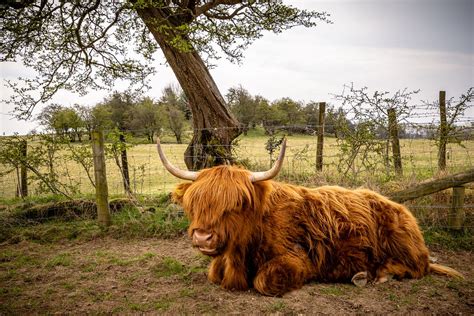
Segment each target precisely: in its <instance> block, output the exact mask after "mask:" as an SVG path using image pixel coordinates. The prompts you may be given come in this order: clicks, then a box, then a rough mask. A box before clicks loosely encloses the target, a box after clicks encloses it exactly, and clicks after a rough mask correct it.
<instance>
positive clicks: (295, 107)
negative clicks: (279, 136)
mask: <svg viewBox="0 0 474 316" xmlns="http://www.w3.org/2000/svg"><path fill="white" fill-rule="evenodd" d="M272 107H274V108H276V110H277V111H279V113H281V116H280V122H279V124H280V125H284V126H285V127H284V129H285V130H287V131H288V132H289V134H290V135H291V134H293V133H296V132H300V131H302V130H304V128H305V118H304V113H303V112H302V104H301V103H300V102H296V101H294V100H292V99H291V98H282V99H280V100H276V101H274V102H273V103H272ZM282 128H283V126H282Z"/></svg>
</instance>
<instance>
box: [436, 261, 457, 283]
mask: <svg viewBox="0 0 474 316" xmlns="http://www.w3.org/2000/svg"><path fill="white" fill-rule="evenodd" d="M430 272H431V273H434V274H439V275H444V276H448V277H454V278H457V279H464V276H463V275H462V274H461V273H459V272H458V271H456V270H454V269H453V268H450V267H447V266H443V265H441V264H436V263H430Z"/></svg>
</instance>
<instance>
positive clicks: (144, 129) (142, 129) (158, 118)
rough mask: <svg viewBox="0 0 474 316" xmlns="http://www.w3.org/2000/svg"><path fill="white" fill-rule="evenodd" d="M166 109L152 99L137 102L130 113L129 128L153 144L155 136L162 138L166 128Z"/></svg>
mask: <svg viewBox="0 0 474 316" xmlns="http://www.w3.org/2000/svg"><path fill="white" fill-rule="evenodd" d="M164 115H165V113H164V109H163V107H162V106H161V105H160V104H159V103H157V102H154V101H153V100H152V99H151V98H149V97H145V98H143V99H142V100H140V101H139V102H137V103H136V104H135V105H134V106H133V109H132V110H131V111H130V114H129V118H128V120H129V121H128V125H129V126H128V127H129V128H130V129H131V131H132V133H133V134H138V135H143V134H144V135H145V136H146V137H147V140H148V141H149V142H150V143H153V142H154V140H153V136H154V135H157V136H160V133H161V129H162V128H163V126H164Z"/></svg>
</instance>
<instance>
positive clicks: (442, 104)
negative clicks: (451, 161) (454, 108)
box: [438, 91, 448, 171]
mask: <svg viewBox="0 0 474 316" xmlns="http://www.w3.org/2000/svg"><path fill="white" fill-rule="evenodd" d="M439 122H440V126H439V149H438V169H439V170H440V171H444V170H446V144H447V143H448V123H447V119H446V91H440V92H439Z"/></svg>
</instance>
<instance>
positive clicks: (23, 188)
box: [20, 139, 28, 198]
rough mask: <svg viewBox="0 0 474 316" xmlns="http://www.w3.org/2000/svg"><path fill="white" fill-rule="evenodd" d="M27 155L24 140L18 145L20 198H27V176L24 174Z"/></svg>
mask: <svg viewBox="0 0 474 316" xmlns="http://www.w3.org/2000/svg"><path fill="white" fill-rule="evenodd" d="M27 154H28V142H27V141H26V139H24V140H22V141H21V143H20V155H21V159H22V161H23V163H22V164H21V166H20V179H21V180H20V195H21V197H22V198H24V197H27V196H28V175H27V172H26V161H27Z"/></svg>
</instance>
